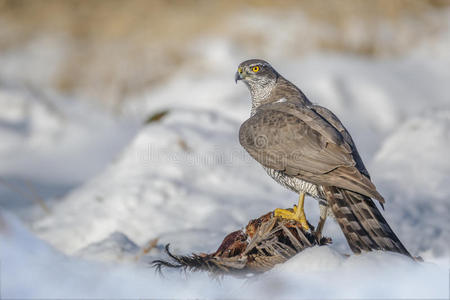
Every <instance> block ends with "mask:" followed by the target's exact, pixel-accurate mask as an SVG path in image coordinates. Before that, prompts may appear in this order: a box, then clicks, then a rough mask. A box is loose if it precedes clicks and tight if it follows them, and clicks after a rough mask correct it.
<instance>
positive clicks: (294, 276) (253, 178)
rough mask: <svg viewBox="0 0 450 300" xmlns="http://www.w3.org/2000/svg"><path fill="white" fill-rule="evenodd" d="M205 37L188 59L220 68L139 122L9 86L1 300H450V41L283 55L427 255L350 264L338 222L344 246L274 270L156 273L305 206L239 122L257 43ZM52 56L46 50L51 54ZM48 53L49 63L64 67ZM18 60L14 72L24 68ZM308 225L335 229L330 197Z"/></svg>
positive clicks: (409, 243) (159, 92)
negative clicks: (170, 258)
mask: <svg viewBox="0 0 450 300" xmlns="http://www.w3.org/2000/svg"><path fill="white" fill-rule="evenodd" d="M257 27H258V28H259V27H260V26H258V25H257ZM280 39H284V37H280ZM46 43H51V40H48V41H47V42H46ZM194 44H196V45H197V46H196V47H191V48H190V49H188V51H191V52H192V53H195V55H196V57H197V58H199V57H200V58H201V57H204V61H202V60H197V61H193V62H192V63H191V64H188V65H185V66H184V67H182V68H180V70H178V72H176V73H175V74H173V75H172V76H171V77H170V80H168V81H167V82H164V83H163V84H161V85H159V86H158V87H156V88H152V89H151V90H147V91H145V92H143V93H142V94H140V95H133V96H132V98H130V99H127V101H124V107H123V114H122V115H121V116H117V115H113V114H112V113H110V112H106V111H104V110H102V108H100V107H97V106H95V105H93V104H92V103H87V102H85V101H83V100H80V99H76V100H75V99H70V98H67V97H64V96H62V95H58V94H56V93H54V92H53V91H48V90H44V91H43V92H42V91H40V92H39V93H37V92H36V88H35V87H30V86H21V85H14V84H9V83H8V84H7V83H4V82H1V84H0V105H1V106H2V110H0V137H1V139H2V143H1V144H0V159H1V160H2V164H1V165H0V184H1V185H0V196H1V198H0V199H1V200H0V206H1V207H2V211H0V258H1V265H0V266H1V269H0V272H1V274H0V275H1V279H2V280H1V286H0V293H1V294H0V295H1V296H3V297H5V298H29V297H33V298H258V299H271V298H278V299H292V298H397V297H398V298H400V297H401V298H444V297H448V296H449V294H448V282H449V273H448V267H449V265H450V263H449V261H448V259H449V257H450V249H449V247H448V245H449V242H450V232H449V226H448V216H449V215H450V202H449V200H448V199H449V198H450V186H449V185H448V183H449V182H450V175H449V174H450V159H449V155H448V149H449V148H450V134H449V133H450V99H449V98H448V97H449V95H450V86H449V84H448V80H449V79H450V69H449V68H448V67H446V66H448V64H449V56H448V53H449V52H448V51H443V50H442V49H444V50H448V44H449V43H448V36H446V35H445V36H444V37H442V41H441V42H440V43H438V44H434V47H437V50H436V49H435V50H436V51H435V50H433V49H431V50H430V49H429V48H427V47H425V46H421V47H418V48H417V49H414V50H412V51H411V52H410V53H408V54H405V55H404V56H402V57H396V58H382V59H381V58H380V59H369V58H364V57H358V56H352V55H344V54H334V53H315V54H314V55H309V56H302V57H298V56H294V55H292V56H290V57H289V59H282V58H281V57H279V56H276V55H274V56H273V59H271V56H270V54H269V55H268V57H267V60H269V61H270V62H271V63H272V64H273V65H274V66H275V68H277V69H278V70H279V71H280V72H281V73H282V74H283V75H285V77H286V78H288V79H290V80H292V81H293V82H294V83H296V84H297V85H298V86H300V87H301V88H302V90H303V91H304V92H305V94H306V95H308V96H309V98H310V99H311V100H312V101H313V102H316V103H319V104H321V105H323V106H326V107H328V108H330V109H331V110H333V111H334V112H335V113H336V114H337V115H338V116H339V117H340V118H341V120H342V121H343V123H344V125H345V126H346V127H347V128H348V129H349V131H350V132H351V134H352V136H353V138H354V140H355V141H356V144H357V145H358V149H359V151H360V153H361V155H362V157H363V160H364V161H365V163H366V166H367V167H368V169H369V171H370V172H371V175H372V178H373V180H374V182H375V184H376V185H377V187H378V190H379V191H380V192H381V194H382V195H383V196H384V197H385V199H386V200H387V203H386V205H385V207H386V210H385V212H384V215H385V217H386V219H387V220H388V222H389V223H390V224H391V226H392V228H393V229H394V231H395V232H396V233H397V234H398V236H399V238H400V239H401V240H402V241H403V242H404V243H405V245H406V247H407V248H408V249H409V250H410V252H411V253H413V255H420V256H422V257H423V258H424V259H425V262H423V263H416V262H413V261H411V260H410V259H408V258H406V257H403V256H400V255H397V254H395V253H383V252H373V253H366V254H362V255H359V256H353V255H351V256H350V257H347V256H346V254H350V250H349V248H348V246H347V244H346V242H345V239H344V237H343V235H342V233H341V232H340V229H339V227H338V225H337V224H336V223H335V222H334V221H332V220H329V221H328V222H327V224H326V226H325V235H327V236H330V237H332V239H333V244H332V245H331V246H323V247H314V248H310V249H307V250H305V251H304V252H302V253H300V254H298V255H297V256H296V257H294V258H293V259H292V260H290V261H288V262H287V263H285V264H283V265H279V266H276V267H275V268H274V269H273V270H272V271H270V272H267V273H265V274H263V275H261V276H256V277H252V278H248V279H241V278H233V277H225V278H223V279H222V280H220V281H217V280H213V279H211V278H210V277H208V275H207V274H203V273H195V274H188V275H183V274H182V273H180V272H178V271H171V270H168V271H166V273H165V277H160V276H158V275H157V274H155V272H154V270H153V269H151V268H149V266H148V262H149V261H151V260H152V259H156V258H164V257H165V255H164V253H163V251H162V246H163V245H165V244H166V243H171V249H172V250H173V251H174V252H175V253H180V254H189V253H192V252H212V251H214V250H215V249H216V248H217V247H218V245H219V243H220V242H221V240H222V239H223V237H224V236H225V235H226V234H228V233H229V232H231V231H234V230H237V229H239V228H242V227H243V226H245V225H246V224H247V222H248V220H250V219H252V218H255V217H259V216H260V215H262V214H264V213H266V212H268V211H270V210H273V209H274V208H276V207H289V206H291V205H292V204H293V203H294V202H295V201H296V195H295V194H294V193H292V192H290V191H287V190H285V189H283V188H282V187H280V186H279V185H277V184H276V183H275V182H273V180H272V179H271V178H269V177H268V176H267V175H266V174H265V172H264V170H263V169H262V168H261V167H260V166H259V165H258V164H257V163H256V162H254V161H253V160H252V159H251V158H250V157H249V155H248V154H246V153H245V151H244V150H243V149H242V148H241V147H240V145H239V142H238V130H239V126H240V124H241V123H242V122H243V121H244V120H245V119H246V118H247V117H248V116H249V110H250V103H249V95H248V91H247V90H246V88H245V87H244V86H243V85H237V86H236V85H235V84H234V81H233V75H234V72H235V68H236V66H237V65H238V63H239V62H240V61H241V60H242V58H241V57H240V55H242V54H239V51H238V50H239V47H236V45H234V44H232V43H231V42H230V41H228V40H218V39H216V38H207V37H204V38H203V39H202V40H200V41H198V43H194ZM45 45H46V44H45ZM45 45H44V46H42V45H41V46H39V47H42V49H46V48H47V47H50V46H45ZM58 45H59V46H58ZM58 45H57V46H58V47H63V45H60V44H58ZM58 47H56V48H55V49H54V50H53V51H56V52H58V51H60V50H58V49H60V48H58ZM39 49H41V48H39ZM267 49H269V50H267V51H268V52H271V51H272V52H273V51H275V50H273V49H272V48H270V47H269V48H267ZM270 49H272V50H270ZM24 51H28V50H27V49H24ZM58 53H59V52H58ZM20 55H21V54H20V53H17V57H20ZM42 55H44V56H43V57H44V60H43V61H44V62H45V61H47V60H48V57H51V56H52V55H51V53H49V54H48V53H47V54H46V53H42ZM430 55H432V57H433V59H430ZM0 57H1V56H0ZM17 57H16V56H14V58H13V59H12V58H8V57H1V59H0V61H2V60H5V61H9V60H13V62H14V64H12V65H15V64H16V63H17V62H18V61H20V59H18V58H17ZM61 57H62V54H61V55H57V58H58V59H62V58H61ZM38 67H39V66H38ZM39 68H42V66H41V67H39ZM9 69H11V70H10V71H11V72H12V73H13V75H14V76H16V75H17V76H19V75H20V74H21V72H18V71H17V69H16V68H15V67H14V68H13V67H8V69H6V71H4V72H6V73H8V72H10V71H9ZM6 73H5V74H6ZM44 75H45V76H44V79H45V78H47V77H48V76H50V75H48V74H44ZM14 76H13V77H14ZM27 76H35V75H33V74H31V75H27ZM44 79H43V80H44ZM45 80H47V79H45ZM162 110H168V112H169V113H168V114H167V115H166V116H164V117H163V118H162V119H161V120H160V121H157V122H152V123H149V124H143V123H144V122H143V120H146V119H147V118H148V116H149V115H152V114H154V113H155V112H159V111H162ZM24 183H28V185H26V184H24ZM23 186H28V187H27V188H23ZM18 187H21V188H20V189H19V190H18ZM34 190H37V191H35V192H34ZM36 195H40V197H37V196H36ZM33 201H35V202H33ZM306 214H307V216H308V218H309V220H310V221H311V222H312V223H313V224H314V223H316V222H317V220H318V208H317V203H316V202H315V201H314V200H312V199H308V200H307V202H306ZM154 239H157V241H158V243H157V247H155V248H154V249H152V250H150V251H149V252H148V253H146V254H143V253H142V247H144V246H145V245H147V244H148V243H149V241H153V240H154ZM24 287H26V288H24Z"/></svg>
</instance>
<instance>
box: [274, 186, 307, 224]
mask: <svg viewBox="0 0 450 300" xmlns="http://www.w3.org/2000/svg"><path fill="white" fill-rule="evenodd" d="M304 205H305V193H300V197H299V198H298V205H294V209H293V211H290V210H288V209H281V208H277V209H275V210H274V211H273V214H274V216H275V217H281V218H283V219H289V220H295V221H297V222H299V223H300V224H301V225H302V227H303V229H305V230H309V225H308V222H307V221H306V216H305V210H304Z"/></svg>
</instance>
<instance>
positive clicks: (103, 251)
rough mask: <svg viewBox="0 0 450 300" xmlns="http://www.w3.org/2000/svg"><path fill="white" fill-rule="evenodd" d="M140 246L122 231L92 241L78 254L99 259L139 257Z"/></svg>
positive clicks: (110, 259)
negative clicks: (97, 240)
mask: <svg viewBox="0 0 450 300" xmlns="http://www.w3.org/2000/svg"><path fill="white" fill-rule="evenodd" d="M139 250H140V247H139V246H138V245H136V244H135V243H134V242H133V241H132V240H130V239H129V238H128V237H127V236H126V235H125V234H123V233H121V232H118V231H116V232H113V233H111V234H110V235H109V236H108V237H107V238H105V239H103V240H101V241H99V242H95V243H92V244H90V245H88V246H86V247H85V248H83V249H81V250H80V251H78V252H77V256H79V257H82V258H85V259H92V260H98V261H121V260H131V259H135V258H137V255H138V254H139Z"/></svg>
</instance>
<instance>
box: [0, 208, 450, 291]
mask: <svg viewBox="0 0 450 300" xmlns="http://www.w3.org/2000/svg"><path fill="white" fill-rule="evenodd" d="M0 224H1V225H0V226H1V227H0V245H1V247H0V255H1V257H2V258H7V259H2V268H1V269H0V272H1V273H0V275H1V277H2V296H3V297H5V298H46V299H48V298H114V299H117V298H233V299H249V298H258V299H273V298H277V299H293V298H299V297H301V298H316V299H323V298H332V299H336V298H374V297H375V298H380V299H382V298H389V299H392V298H427V299H429V298H445V297H448V280H449V278H448V270H447V269H446V268H443V267H439V266H436V265H433V264H427V263H415V262H413V261H412V260H411V259H409V258H407V257H404V256H401V255H397V254H392V253H385V252H372V253H366V254H363V255H359V256H353V257H350V258H345V257H344V256H342V255H341V254H339V253H337V252H336V251H335V250H333V249H332V248H329V247H327V246H322V247H314V248H309V249H307V250H305V251H303V252H301V253H299V254H298V255H297V256H295V257H294V258H293V259H291V260H289V261H288V262H287V263H285V264H283V265H279V266H277V267H275V268H274V269H273V270H272V271H270V272H267V273H265V274H263V275H261V276H257V277H250V278H249V279H248V280H246V281H243V280H242V279H240V278H233V277H225V278H223V279H222V280H220V281H216V280H211V278H210V277H208V275H207V274H204V273H189V274H188V275H187V276H186V275H182V273H180V272H176V271H174V272H170V271H167V272H165V273H164V274H165V277H160V276H158V275H157V273H155V271H154V270H153V269H150V268H143V267H142V266H139V265H133V264H99V263H95V262H92V261H89V262H87V261H84V260H81V259H79V258H75V257H68V256H64V255H62V254H61V253H59V252H58V251H56V250H55V249H53V248H52V247H50V246H49V245H47V244H46V243H45V242H43V241H42V240H40V239H38V238H36V237H35V236H34V235H33V234H32V233H30V232H29V231H28V230H27V229H26V228H25V227H24V226H23V224H22V223H21V222H20V221H19V220H18V219H17V218H16V217H14V216H12V215H9V214H5V213H2V212H0ZM115 237H119V240H123V239H122V238H123V236H122V235H120V234H119V235H118V234H116V235H115ZM113 239H116V238H113ZM18 270H21V272H20V273H18V272H17V271H18ZM23 270H26V271H23ZM12 274H15V275H14V276H12ZM37 278H39V284H36V279H37ZM23 287H27V288H26V289H24V288H23Z"/></svg>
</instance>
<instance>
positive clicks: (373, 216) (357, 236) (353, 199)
mask: <svg viewBox="0 0 450 300" xmlns="http://www.w3.org/2000/svg"><path fill="white" fill-rule="evenodd" d="M324 191H325V194H326V197H327V201H328V204H329V206H330V208H331V210H332V212H333V214H334V216H335V218H336V221H337V222H338V224H339V226H340V227H341V229H342V231H343V232H344V235H345V238H346V239H347V242H348V244H349V246H350V249H352V251H353V252H354V253H361V252H362V251H371V250H385V251H392V252H397V253H401V254H404V255H407V256H411V255H410V254H409V252H408V250H406V248H405V246H403V244H402V242H400V240H399V239H398V237H397V236H396V235H395V233H394V231H393V230H392V229H391V227H390V226H389V224H388V223H387V222H386V220H385V219H384V217H383V215H382V214H381V212H380V211H379V210H378V208H377V207H376V206H375V203H374V202H373V201H372V199H371V198H369V197H367V196H364V195H361V194H359V193H356V192H353V191H349V190H346V189H342V188H337V187H324Z"/></svg>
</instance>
